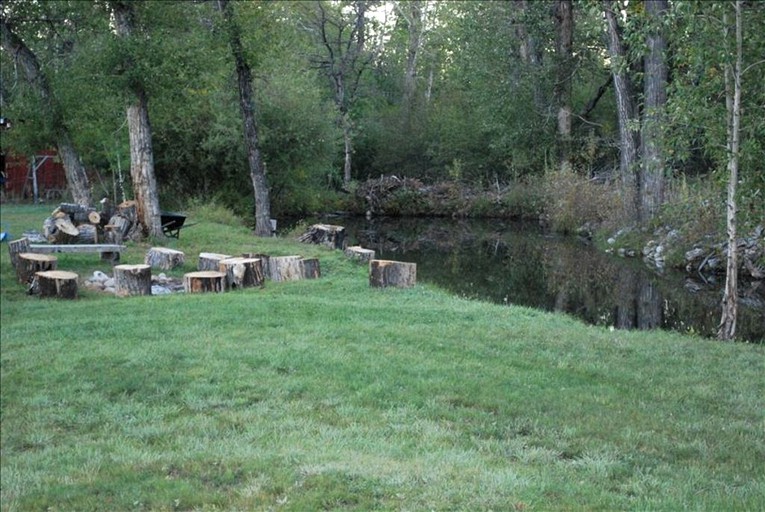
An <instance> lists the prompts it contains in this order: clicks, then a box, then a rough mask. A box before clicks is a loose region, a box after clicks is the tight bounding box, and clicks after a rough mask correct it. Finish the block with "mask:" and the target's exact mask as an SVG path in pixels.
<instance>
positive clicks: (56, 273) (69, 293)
mask: <svg viewBox="0 0 765 512" xmlns="http://www.w3.org/2000/svg"><path fill="white" fill-rule="evenodd" d="M78 278H79V276H78V275H77V274H76V273H74V272H66V271H63V270H46V271H42V272H37V273H36V274H35V277H34V280H35V285H34V289H36V291H37V292H38V293H39V294H40V297H41V298H56V299H76V298H77V293H78V288H77V280H78Z"/></svg>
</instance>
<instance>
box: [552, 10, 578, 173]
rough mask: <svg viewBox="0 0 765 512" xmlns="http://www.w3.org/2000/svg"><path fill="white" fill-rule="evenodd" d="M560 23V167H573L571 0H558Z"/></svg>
mask: <svg viewBox="0 0 765 512" xmlns="http://www.w3.org/2000/svg"><path fill="white" fill-rule="evenodd" d="M555 18H556V21H557V25H558V31H557V32H558V37H557V61H558V62H557V75H558V76H557V80H556V83H555V99H556V104H557V106H558V156H559V161H560V170H561V171H564V172H567V171H571V83H572V75H573V73H574V66H573V64H574V57H573V49H572V46H573V38H574V8H573V5H572V1H571V0H558V3H557V5H556V9H555Z"/></svg>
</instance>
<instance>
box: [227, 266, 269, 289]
mask: <svg viewBox="0 0 765 512" xmlns="http://www.w3.org/2000/svg"><path fill="white" fill-rule="evenodd" d="M218 270H220V271H221V272H225V274H226V286H227V287H228V288H229V289H231V288H249V287H253V286H263V282H264V281H265V277H264V276H263V265H262V262H261V261H260V259H258V258H228V259H224V260H221V261H220V262H219V264H218Z"/></svg>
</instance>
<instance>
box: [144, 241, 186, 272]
mask: <svg viewBox="0 0 765 512" xmlns="http://www.w3.org/2000/svg"><path fill="white" fill-rule="evenodd" d="M185 261H186V256H185V255H184V254H183V253H182V252H181V251H176V250H175V249H168V248H166V247H152V248H151V249H149V251H148V252H147V253H146V257H145V258H144V263H146V264H147V265H149V266H150V267H151V268H159V269H162V270H171V269H174V268H175V267H180V266H181V265H183V264H184V263H185Z"/></svg>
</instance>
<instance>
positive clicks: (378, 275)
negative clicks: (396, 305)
mask: <svg viewBox="0 0 765 512" xmlns="http://www.w3.org/2000/svg"><path fill="white" fill-rule="evenodd" d="M416 282H417V264H416V263H407V262H403V261H390V260H371V261H370V262H369V285H370V286H373V287H375V288H385V287H388V286H394V287H398V288H408V287H410V286H414V285H415V283H416Z"/></svg>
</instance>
